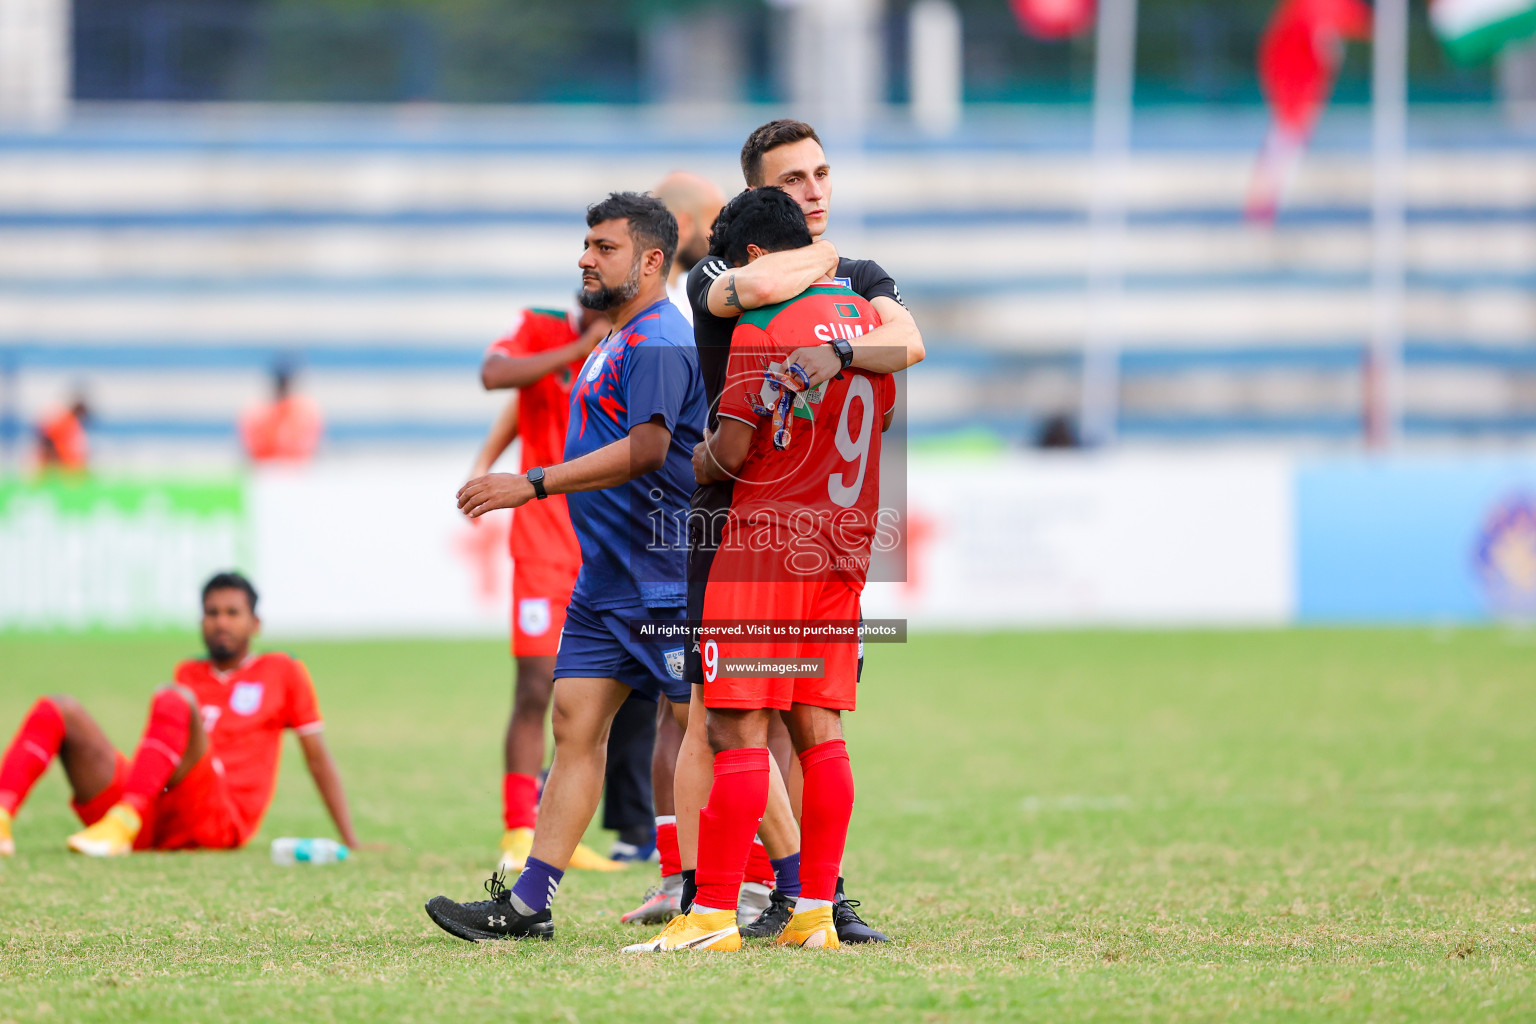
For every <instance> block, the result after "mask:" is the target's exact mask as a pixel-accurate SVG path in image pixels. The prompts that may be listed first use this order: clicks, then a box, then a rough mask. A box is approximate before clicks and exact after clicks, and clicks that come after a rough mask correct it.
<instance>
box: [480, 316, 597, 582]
mask: <svg viewBox="0 0 1536 1024" xmlns="http://www.w3.org/2000/svg"><path fill="white" fill-rule="evenodd" d="M578 337H580V333H579V332H578V331H577V329H576V325H575V324H574V323H572V322H571V316H570V314H568V313H563V312H558V311H555V310H548V309H528V310H524V311H523V319H522V322H521V323H520V324H519V325H518V327H517V330H515V331H513V332H512V333H511V334H509V335H507V336H506V337H504V338H502V339H501V340H499V341H497V342H496V343H495V344H493V345H491V347H490V348H489V349H488V350H487V351H488V352H498V353H500V354H501V355H504V356H511V357H513V358H518V357H521V356H531V355H534V354H536V353H539V352H547V351H549V350H550V349H552V348H559V347H560V346H561V345H569V344H570V343H571V342H573V341H575V340H576V339H577V338H578ZM581 364H582V360H579V359H578V360H577V361H576V362H574V363H571V364H570V365H569V366H567V367H564V368H563V369H561V370H559V371H557V372H555V373H551V374H548V375H547V376H545V377H544V378H543V379H541V380H539V381H536V382H535V383H533V384H530V385H528V386H527V387H525V388H519V389H518V410H517V434H518V436H519V437H521V438H522V439H523V465H522V472H524V473H526V472H528V470H530V469H532V468H533V467H534V466H550V465H554V464H555V463H557V462H563V461H565V428H566V424H567V423H568V422H569V421H570V418H571V387H572V386H573V385H574V384H575V381H576V377H577V375H578V374H579V373H580V372H581ZM511 549H512V558H513V559H514V560H515V561H525V562H545V563H553V564H558V565H580V564H581V547H580V546H579V545H578V544H577V542H576V531H575V530H574V529H572V527H571V514H570V511H569V510H568V509H567V508H566V504H565V495H563V494H551V495H550V496H549V497H548V498H545V499H544V500H543V501H530V502H529V503H528V504H526V505H524V506H523V507H522V508H520V509H517V510H516V511H515V512H513V513H512V536H511Z"/></svg>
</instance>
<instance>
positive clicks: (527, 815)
mask: <svg viewBox="0 0 1536 1024" xmlns="http://www.w3.org/2000/svg"><path fill="white" fill-rule="evenodd" d="M538 820H539V778H538V776H537V775H523V774H521V773H519V772H507V774H505V775H503V776H502V777H501V821H502V824H503V825H505V826H506V827H507V828H533V826H534V822H536V821H538Z"/></svg>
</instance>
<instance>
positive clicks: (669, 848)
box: [656, 814, 683, 878]
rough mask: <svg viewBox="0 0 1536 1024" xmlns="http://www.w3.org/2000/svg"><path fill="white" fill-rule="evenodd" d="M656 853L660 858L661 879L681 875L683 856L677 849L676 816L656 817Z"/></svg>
mask: <svg viewBox="0 0 1536 1024" xmlns="http://www.w3.org/2000/svg"><path fill="white" fill-rule="evenodd" d="M656 852H657V854H659V855H660V857H661V877H662V878H666V877H668V876H670V875H680V874H682V873H683V855H682V854H681V853H680V852H678V849H677V816H676V815H673V814H658V815H657V816H656Z"/></svg>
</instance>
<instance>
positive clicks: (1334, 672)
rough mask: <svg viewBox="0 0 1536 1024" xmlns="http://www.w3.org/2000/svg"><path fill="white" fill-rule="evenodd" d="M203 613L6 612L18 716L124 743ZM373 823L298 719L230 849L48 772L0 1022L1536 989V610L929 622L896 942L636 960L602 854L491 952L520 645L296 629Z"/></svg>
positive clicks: (1034, 1015)
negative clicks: (87, 711) (136, 849)
mask: <svg viewBox="0 0 1536 1024" xmlns="http://www.w3.org/2000/svg"><path fill="white" fill-rule="evenodd" d="M194 647H195V644H194V643H193V642H192V640H191V639H190V638H184V639H174V638H173V639H164V638H160V639H137V640H121V639H105V638H99V639H98V638H88V639H43V640H39V639H25V638H14V637H13V638H0V679H3V686H0V732H3V733H4V734H5V735H7V736H8V735H9V733H10V731H11V730H12V729H13V728H14V723H15V722H16V721H17V720H18V719H19V716H20V715H21V714H22V713H23V711H24V710H25V708H26V707H27V705H28V704H29V702H30V700H31V698H32V697H33V696H34V695H36V694H37V693H41V692H49V691H65V692H70V693H73V694H76V695H77V696H79V697H81V698H82V699H83V700H84V701H86V702H87V704H88V706H89V707H91V708H92V709H94V710H96V711H97V712H99V717H100V719H101V720H102V721H103V723H104V724H105V725H106V727H107V729H108V731H109V733H111V735H112V736H113V737H114V738H115V739H117V740H118V741H119V743H120V744H122V745H128V744H130V743H131V742H132V740H133V738H134V736H135V735H136V733H137V731H138V729H139V728H140V726H141V723H142V718H143V714H144V703H145V699H146V695H147V694H148V693H149V691H150V689H151V688H152V687H153V686H154V685H155V684H157V683H159V682H161V681H162V680H164V679H165V678H166V677H167V675H168V674H169V670H170V667H171V664H172V663H173V661H174V660H175V659H176V658H178V657H179V656H182V655H185V654H187V653H189V652H190V651H191V650H192V649H194ZM292 649H293V650H294V651H295V653H297V654H299V655H300V656H301V657H303V658H305V659H306V660H307V661H308V662H309V664H310V666H311V668H312V669H313V672H314V675H315V679H316V682H317V685H318V687H319V690H320V695H321V700H322V704H323V706H324V708H325V711H326V717H327V720H328V723H329V736H330V739H331V743H332V745H333V748H334V750H335V751H336V753H337V756H338V759H339V761H340V763H341V767H342V771H343V773H344V775H345V778H346V781H347V783H348V786H349V789H350V792H351V796H352V800H353V807H354V812H355V814H356V817H357V819H358V828H359V832H360V833H362V834H363V836H364V839H365V840H372V841H377V842H380V843H383V844H386V847H385V848H384V849H382V850H381V851H379V852H374V853H366V854H363V855H361V856H359V857H358V859H357V860H356V861H355V862H352V863H349V864H346V865H341V866H337V867H327V868H287V869H285V868H279V867H275V866H273V865H272V864H271V863H269V862H268V860H267V856H266V845H267V842H268V841H269V840H270V839H271V838H272V837H274V836H278V835H327V834H330V833H329V829H328V827H327V822H326V818H325V815H324V811H323V810H322V808H321V807H320V804H319V802H318V800H317V798H316V797H315V795H314V793H313V791H312V789H311V787H310V784H309V781H308V779H307V777H306V776H305V774H304V771H303V767H302V761H301V760H300V759H299V758H298V757H297V756H296V751H294V750H292V749H290V750H289V752H288V754H287V758H286V761H285V767H284V773H283V778H282V781H281V783H280V786H279V791H278V796H277V800H276V803H275V804H274V806H273V808H272V811H271V813H270V814H269V815H268V817H267V820H266V823H265V825H264V826H263V828H262V830H261V832H260V834H259V835H258V836H257V838H256V840H255V841H254V842H253V843H252V844H251V847H250V848H249V849H247V850H244V851H242V852H238V853H232V854H227V853H201V854H170V855H159V854H151V855H137V856H135V857H133V858H131V859H129V860H127V861H114V862H95V861H87V860H84V859H81V858H77V857H72V856H70V855H67V854H66V853H65V852H64V847H63V839H64V837H65V836H66V835H67V834H68V833H69V832H70V831H72V829H73V827H74V819H73V818H72V817H71V816H70V814H69V812H68V810H67V809H66V806H65V799H66V795H65V787H64V784H63V781H62V777H61V774H60V773H59V772H58V771H57V769H55V770H54V771H53V772H51V773H50V774H49V775H48V776H47V777H46V778H45V779H44V780H43V781H42V783H41V784H40V785H39V787H38V789H37V790H36V791H35V793H34V795H33V798H32V800H31V802H30V803H29V804H28V806H27V807H26V809H25V810H24V811H23V813H22V815H21V817H20V819H19V821H18V827H17V843H18V847H19V853H18V856H17V857H16V858H15V859H14V860H12V861H9V862H0V1021H8V1020H14V1021H33V1020H46V1021H82V1022H83V1021H113V1022H117V1021H124V1020H178V1021H183V1020H184V1021H201V1022H205V1024H207V1022H214V1021H251V1020H285V1021H290V1020H291V1021H329V1020H361V1019H371V1020H375V1021H380V1022H383V1021H436V1020H454V1019H466V1018H470V1017H475V1018H480V1019H507V1020H568V1021H607V1020H616V1019H624V1020H633V1021H646V1020H692V1019H699V1020H704V1019H712V1017H713V1016H715V1015H714V1014H711V1012H710V1011H711V1010H715V1009H718V1011H719V1012H718V1016H721V1017H740V1018H742V1019H755V1020H809V1019H831V1018H834V1017H835V1018H842V1019H866V1018H884V1019H887V1020H973V1019H1021V1018H1031V1019H1040V1020H1078V1019H1095V1020H1212V1019H1221V1020H1227V1019H1230V1020H1255V1019H1258V1020H1301V1021H1311V1020H1320V1019H1338V1020H1376V1021H1391V1020H1455V1021H1469V1020H1495V1019H1497V1020H1509V1019H1516V1018H1529V1017H1536V985H1533V979H1532V971H1533V968H1536V953H1533V949H1532V945H1533V942H1536V906H1533V904H1536V815H1533V800H1536V786H1533V779H1536V746H1533V742H1532V740H1533V733H1536V730H1533V724H1536V636H1533V635H1531V634H1529V633H1520V632H1506V631H1497V630H1486V631H1451V632H1430V631H1291V632H1260V633H1241V632H1233V633H1163V634H1158V633H1148V634H1142V633H1056V634H1026V635H995V636H924V637H919V638H916V639H914V640H913V642H912V643H910V644H908V645H906V646H904V647H896V646H884V647H882V646H875V647H871V648H870V651H869V665H868V668H867V671H866V675H865V686H864V693H863V698H862V702H863V705H864V708H863V710H861V711H860V712H858V713H857V714H855V715H854V716H852V717H851V718H850V719H849V722H848V734H849V745H850V748H851V750H852V753H853V761H854V771H855V775H856V777H857V780H858V787H859V801H858V807H857V809H856V811H855V816H854V830H853V835H852V836H851V839H850V847H849V854H848V859H847V864H846V871H847V874H848V875H849V878H850V890H851V895H853V896H855V897H857V898H861V899H863V900H864V901H865V905H864V909H865V910H866V911H869V914H868V916H869V917H870V919H871V920H872V921H873V922H875V923H877V924H878V925H880V926H882V927H884V928H886V929H887V930H888V931H889V932H891V933H892V934H893V935H894V936H895V938H896V941H895V942H893V943H892V944H891V945H890V946H888V947H882V948H867V947H866V948H859V949H845V950H840V951H836V952H832V951H828V952H824V953H810V952H807V951H790V950H777V949H772V948H754V949H752V950H750V951H749V952H745V953H743V954H741V955H736V956H723V955H715V956H701V957H693V956H677V957H666V958H662V957H645V958H625V957H621V956H620V954H619V953H618V952H617V949H618V947H619V946H620V944H621V943H623V942H624V941H626V940H632V939H633V938H634V937H635V936H637V935H640V934H644V933H642V932H638V931H636V930H631V929H629V928H627V927H625V926H623V925H621V924H619V922H618V915H619V914H620V913H622V912H623V911H624V910H627V909H628V908H629V907H630V906H631V905H632V904H633V903H634V902H635V901H636V899H637V898H638V897H639V896H640V895H641V892H642V891H643V890H644V888H645V887H646V885H647V884H649V882H650V880H651V878H650V872H649V871H647V870H644V869H639V868H636V869H632V870H631V871H628V872H625V873H623V874H621V875H607V876H593V875H587V874H580V873H573V874H572V875H571V876H569V877H568V878H567V881H566V883H565V886H564V887H563V889H562V891H561V894H560V898H559V900H558V902H557V915H558V916H557V922H558V925H559V928H560V934H559V938H558V939H557V940H556V941H555V942H554V943H547V944H545V943H541V944H497V945H490V946H474V945H470V944H467V943H463V942H459V941H457V940H454V939H451V938H449V937H448V936H447V935H445V934H443V933H442V932H439V931H438V930H437V929H436V928H435V927H434V926H433V925H432V924H431V923H430V922H428V920H427V919H426V917H425V915H424V914H423V913H422V910H421V905H422V903H423V902H424V901H425V900H426V899H427V898H428V897H430V896H432V895H434V894H436V893H438V892H445V893H447V894H449V895H452V896H455V897H456V898H470V897H472V896H473V894H474V893H476V892H477V891H478V890H479V887H480V883H481V881H482V880H483V878H484V876H485V874H486V870H485V869H486V868H487V867H488V866H489V865H490V863H491V856H490V855H491V851H492V849H493V846H494V842H495V839H496V838H497V836H498V834H499V825H500V822H499V815H498V808H499V804H498V799H499V798H498V793H499V788H498V787H499V775H498V771H499V765H498V759H499V755H498V750H499V736H500V731H501V728H502V723H503V718H504V715H505V713H506V710H507V707H508V700H509V698H508V679H509V667H508V663H507V659H506V656H505V653H504V648H503V646H502V645H501V644H498V643H483V644H482V643H428V642H396V643H371V644H360V643H359V644H332V643H309V642H305V643H300V644H295V645H293V647H292Z"/></svg>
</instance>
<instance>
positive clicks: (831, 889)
mask: <svg viewBox="0 0 1536 1024" xmlns="http://www.w3.org/2000/svg"><path fill="white" fill-rule="evenodd" d="M800 770H801V772H802V774H804V776H805V790H804V794H803V795H802V797H801V800H800V805H801V812H800V895H801V896H803V897H804V898H806V899H810V900H831V899H834V898H836V896H837V876H838V874H839V872H840V871H841V870H842V866H843V847H844V846H846V845H847V843H848V821H849V819H851V818H852V817H853V766H852V765H850V764H849V763H848V746H847V744H845V743H844V742H843V741H842V740H828V741H827V742H825V743H818V744H816V745H815V746H814V747H811V748H810V749H809V750H805V751H802V752H801V754H800Z"/></svg>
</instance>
